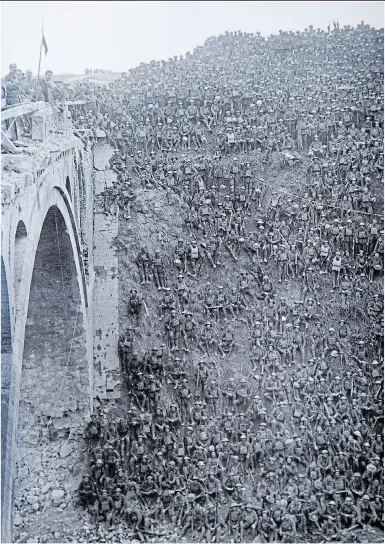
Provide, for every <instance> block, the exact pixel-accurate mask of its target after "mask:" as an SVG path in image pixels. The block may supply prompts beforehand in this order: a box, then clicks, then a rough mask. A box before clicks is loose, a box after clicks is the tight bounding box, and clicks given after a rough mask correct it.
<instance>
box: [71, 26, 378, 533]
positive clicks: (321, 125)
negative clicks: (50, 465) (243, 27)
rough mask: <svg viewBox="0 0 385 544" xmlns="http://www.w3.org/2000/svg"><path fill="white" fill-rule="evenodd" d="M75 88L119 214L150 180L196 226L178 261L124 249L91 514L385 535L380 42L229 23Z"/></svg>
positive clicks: (110, 520)
mask: <svg viewBox="0 0 385 544" xmlns="http://www.w3.org/2000/svg"><path fill="white" fill-rule="evenodd" d="M77 89H78V91H79V93H78V95H76V92H75V96H76V97H77V98H78V97H80V96H81V97H83V99H85V100H86V101H87V104H88V103H89V110H88V107H87V112H88V111H89V115H90V116H93V118H96V117H98V126H99V127H100V129H102V130H103V131H104V132H105V133H106V136H107V139H108V141H109V142H110V143H111V145H112V146H113V147H114V149H115V152H114V154H113V157H112V159H111V168H113V169H114V170H115V171H116V172H117V181H116V183H115V184H114V186H113V187H112V188H111V189H109V190H108V191H106V194H105V213H106V214H109V213H117V212H118V211H119V218H121V219H122V220H125V221H132V214H133V209H134V206H133V203H135V193H136V192H137V191H138V190H139V189H140V190H148V191H162V192H164V193H165V194H166V195H167V198H168V199H169V201H171V200H172V198H173V197H175V198H178V199H179V202H180V203H181V211H182V212H183V213H184V214H185V227H184V229H183V231H182V232H181V233H180V239H179V240H178V241H177V243H176V245H175V248H174V250H173V253H172V254H167V253H165V252H164V250H162V251H160V250H156V251H154V253H153V254H152V252H151V251H150V250H148V249H147V248H145V247H143V248H142V249H141V250H140V251H139V254H138V255H137V256H131V258H136V264H137V267H138V272H139V276H140V282H138V283H140V284H141V285H140V287H139V286H138V285H135V286H133V287H132V289H131V292H130V297H129V305H128V316H127V326H128V328H127V331H125V332H124V334H122V335H121V337H120V341H119V353H120V358H121V364H122V376H123V379H124V383H125V386H126V390H127V399H128V401H127V406H126V405H125V407H124V409H121V413H119V414H116V410H115V412H114V411H109V412H104V411H103V410H101V411H99V412H98V413H95V414H94V415H93V416H92V420H91V422H90V424H89V425H88V428H87V437H88V441H89V451H90V457H91V466H90V471H89V474H88V475H86V476H85V477H84V479H83V481H82V483H81V485H80V487H79V499H80V501H81V502H82V504H83V505H84V506H85V507H86V508H87V510H88V511H89V512H90V513H91V514H92V515H93V516H95V518H96V520H97V524H98V525H99V524H101V523H102V524H103V525H104V526H105V527H107V528H108V527H114V526H116V525H117V524H122V525H123V526H124V527H126V528H128V529H129V530H130V531H132V534H133V538H136V539H140V540H141V541H143V540H147V539H148V538H151V537H157V538H160V537H161V536H163V537H164V539H167V538H168V537H169V534H168V533H167V531H168V529H167V528H169V527H172V528H173V530H175V531H176V534H177V535H178V538H187V539H189V540H190V541H192V540H195V541H206V542H222V541H229V540H230V541H232V542H242V541H250V542H251V541H256V542H298V541H321V540H323V541H325V540H344V539H345V540H348V541H352V540H354V539H355V538H356V539H357V540H360V536H359V535H360V530H364V529H365V530H368V531H370V530H372V528H374V527H377V529H382V528H383V478H384V471H383V439H382V429H383V360H384V347H383V297H382V295H383V290H382V277H383V258H384V249H383V234H384V231H383V225H382V221H383V217H382V215H381V213H382V212H381V205H382V196H383V192H382V187H383V185H382V183H383V181H382V179H383V164H384V163H383V126H384V123H383V98H384V94H383V31H382V30H381V31H379V30H375V29H373V28H370V27H369V26H367V25H364V24H363V23H362V24H360V25H358V26H357V27H356V28H352V27H349V26H346V27H343V28H340V27H339V25H338V24H334V28H333V30H331V29H330V28H329V29H328V30H327V31H322V30H320V29H314V28H313V27H310V28H309V29H306V30H305V31H304V32H296V33H294V32H280V33H279V34H278V35H276V36H270V37H269V38H267V39H266V38H263V37H262V36H261V35H260V34H259V33H257V34H247V33H242V32H230V33H225V34H224V35H221V36H219V37H218V38H210V39H208V40H207V42H206V43H205V45H204V46H203V47H197V48H196V49H195V50H194V52H193V53H192V54H187V55H186V56H185V57H183V58H182V57H181V58H178V57H174V58H172V59H169V60H168V61H167V62H163V61H162V62H155V61H153V62H150V63H149V64H144V63H142V64H141V65H140V66H139V67H138V68H136V69H133V70H130V71H129V72H128V73H127V74H123V75H122V77H121V78H120V79H118V80H117V81H115V82H114V83H110V84H109V85H108V86H107V87H105V88H97V87H95V86H94V85H93V84H92V83H91V84H87V83H80V84H79V85H78V86H77ZM272 173H275V174H276V177H278V179H279V178H280V179H281V181H280V182H279V183H280V185H279V184H278V183H277V181H276V182H275V183H273V179H274V176H273V175H272ZM288 173H290V175H291V176H293V175H294V176H296V175H297V177H298V182H297V185H295V184H294V186H293V187H291V188H288V187H287V185H285V177H286V176H287V175H288ZM304 173H305V175H303V174H304ZM224 270H225V271H226V270H227V271H228V272H229V278H230V275H231V274H233V275H232V276H231V277H232V278H236V280H235V281H233V280H231V281H230V280H229V281H228V282H227V283H226V282H225V281H222V280H221V283H223V285H219V281H218V277H221V278H223V271H224ZM203 277H206V279H208V281H207V282H206V284H205V285H203V284H201V285H199V281H200V280H201V279H202V278H203ZM198 285H199V287H198ZM289 286H290V289H289ZM151 289H152V290H154V292H158V295H157V296H158V302H159V304H158V316H157V318H158V319H156V320H155V321H157V324H154V329H155V327H158V326H159V327H160V329H159V330H160V331H161V340H159V343H157V345H154V347H152V348H151V349H150V350H148V351H146V352H145V353H142V352H140V350H138V349H137V347H136V340H137V334H138V333H139V331H140V329H141V327H142V324H143V321H142V320H143V318H144V316H147V315H148V308H147V305H146V298H147V297H146V292H148V291H149V290H151ZM289 290H291V291H292V293H290V296H289ZM293 293H294V295H293ZM154 338H155V336H154ZM157 342H158V341H157ZM154 344H155V341H154ZM309 539H310V540H309Z"/></svg>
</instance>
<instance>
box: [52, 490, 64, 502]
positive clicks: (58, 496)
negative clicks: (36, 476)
mask: <svg viewBox="0 0 385 544" xmlns="http://www.w3.org/2000/svg"><path fill="white" fill-rule="evenodd" d="M63 497H64V490H63V489H53V490H52V493H51V499H52V500H53V501H54V502H60V501H61V500H62V499H63Z"/></svg>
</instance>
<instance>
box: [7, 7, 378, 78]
mask: <svg viewBox="0 0 385 544" xmlns="http://www.w3.org/2000/svg"><path fill="white" fill-rule="evenodd" d="M333 20H338V21H339V23H340V25H341V26H343V25H352V26H355V25H356V24H358V23H360V22H361V21H362V20H364V21H365V23H366V24H370V25H371V26H374V27H376V28H382V27H383V26H384V25H383V23H384V4H383V2H368V1H367V2H337V1H336V2H325V1H321V2H279V1H276V2H274V1H272V2H252V1H250V2H243V1H240V0H236V1H229V2H225V1H216V2H211V1H190V2H184V1H172V2H162V1H157V2H152V1H148V2H146V1H140V2H135V1H132V2H131V1H126V2H124V1H122V2H113V1H112V2H111V1H110V2H108V1H100V2H96V1H88V2H87V1H74V2H67V1H63V2H59V1H57V2H49V1H42V2H35V1H26V2H24V1H23V2H17V1H2V2H1V73H2V75H5V74H6V73H7V72H8V70H9V64H10V63H11V62H16V64H17V65H18V67H20V68H21V69H22V70H26V69H31V70H32V71H33V73H34V74H36V73H37V68H38V63H39V49H40V39H41V30H42V21H44V35H45V38H46V42H47V45H48V53H47V55H46V56H44V52H43V57H42V65H41V72H44V71H45V70H48V69H51V70H53V71H54V73H56V74H70V73H72V74H83V73H84V70H85V68H92V69H95V68H101V69H107V70H112V71H117V72H122V71H126V70H128V69H129V68H133V67H135V66H137V65H138V64H140V62H149V61H151V60H161V59H165V60H167V59H168V58H170V57H172V56H174V55H182V54H185V53H186V52H187V51H192V50H193V49H194V47H196V46H197V45H202V44H203V43H204V41H205V40H206V39H207V38H208V37H209V36H215V35H218V34H221V33H223V32H225V31H226V30H229V31H231V30H242V31H246V32H257V31H259V32H261V34H262V35H266V36H268V35H269V34H275V33H277V32H278V31H279V30H280V29H281V30H302V29H304V28H307V27H309V26H310V25H313V26H314V27H315V28H318V27H319V28H323V29H325V30H326V28H327V26H328V23H329V21H333Z"/></svg>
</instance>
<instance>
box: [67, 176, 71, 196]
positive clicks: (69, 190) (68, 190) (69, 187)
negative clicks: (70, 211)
mask: <svg viewBox="0 0 385 544" xmlns="http://www.w3.org/2000/svg"><path fill="white" fill-rule="evenodd" d="M66 189H67V193H68V194H69V197H70V198H71V200H72V190H71V182H70V178H69V177H68V176H67V177H66Z"/></svg>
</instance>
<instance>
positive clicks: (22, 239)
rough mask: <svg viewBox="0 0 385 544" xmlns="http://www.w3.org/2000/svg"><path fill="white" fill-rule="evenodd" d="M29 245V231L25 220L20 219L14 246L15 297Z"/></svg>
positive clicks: (18, 289)
mask: <svg viewBox="0 0 385 544" xmlns="http://www.w3.org/2000/svg"><path fill="white" fill-rule="evenodd" d="M27 246H28V233H27V228H26V226H25V224H24V223H23V221H19V223H18V224H17V228H16V234H15V246H14V289H15V297H16V298H17V297H18V295H19V291H20V284H21V281H22V273H23V266H24V260H25V257H26V255H27Z"/></svg>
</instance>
